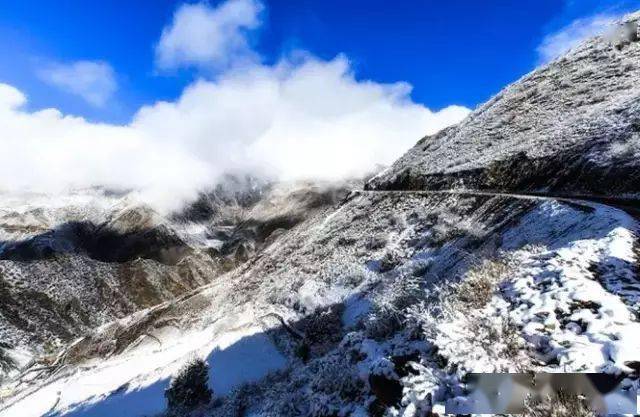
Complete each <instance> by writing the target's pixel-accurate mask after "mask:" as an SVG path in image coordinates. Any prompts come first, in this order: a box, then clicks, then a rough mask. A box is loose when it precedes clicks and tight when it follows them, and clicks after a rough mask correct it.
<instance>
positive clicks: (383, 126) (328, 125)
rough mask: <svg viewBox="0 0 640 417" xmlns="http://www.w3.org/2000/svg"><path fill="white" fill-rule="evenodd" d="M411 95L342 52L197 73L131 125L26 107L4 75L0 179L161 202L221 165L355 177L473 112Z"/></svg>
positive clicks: (173, 200) (6, 185)
mask: <svg viewBox="0 0 640 417" xmlns="http://www.w3.org/2000/svg"><path fill="white" fill-rule="evenodd" d="M409 93H410V86H409V85H407V84H405V83H396V84H378V83H375V82H373V81H358V80H356V79H355V78H354V76H353V74H352V73H351V71H350V66H349V63H348V61H347V60H346V59H345V58H344V57H338V58H336V59H334V60H332V61H320V60H317V59H315V58H312V57H307V58H306V59H305V60H303V61H301V62H296V63H292V62H291V61H289V60H284V61H282V62H280V63H279V64H277V65H275V66H272V67H270V66H263V65H257V64H256V65H253V66H252V67H251V68H244V69H243V70H242V71H227V72H225V73H224V74H223V75H222V76H221V77H219V78H218V79H217V80H216V81H215V82H214V81H198V82H195V83H193V84H192V85H190V86H189V87H187V88H186V89H185V91H184V92H183V94H182V96H181V97H180V98H179V99H178V100H177V101H175V102H158V103H155V104H153V105H150V106H147V107H144V108H142V109H141V110H140V111H139V112H138V113H137V114H136V115H135V117H134V120H133V122H132V123H131V124H129V125H126V126H113V125H108V124H95V123H89V122H87V121H85V120H83V119H81V118H77V117H71V116H65V115H63V114H61V113H60V112H59V111H57V110H55V109H47V110H42V111H38V112H27V111H25V110H22V109H21V105H23V104H24V102H25V99H24V96H23V95H22V94H21V93H20V92H19V91H18V90H16V89H14V88H12V87H10V86H7V85H0V125H1V126H3V135H2V139H0V144H1V146H2V153H0V189H3V190H9V191H24V190H35V191H56V190H63V189H66V188H70V187H71V188H77V187H89V186H106V187H111V188H120V189H123V188H124V189H136V190H139V191H140V192H141V193H142V195H143V196H144V198H146V199H147V201H149V202H150V203H152V204H154V205H155V206H156V207H157V208H159V209H165V210H169V209H175V208H177V207H179V206H180V204H182V203H183V202H184V201H185V200H188V199H190V198H193V197H194V196H195V195H196V193H197V191H198V190H200V189H202V188H203V187H205V186H208V185H211V184H213V183H215V181H216V180H217V179H218V178H219V176H220V175H221V174H222V173H225V172H228V171H251V172H257V171H259V172H262V173H267V174H269V175H273V176H274V177H277V178H281V179H304V178H315V179H338V178H343V177H346V176H350V175H361V174H364V173H366V172H367V171H369V170H372V169H374V167H375V165H376V164H379V163H382V164H388V163H390V162H392V161H393V160H395V159H396V158H397V157H399V156H400V155H401V154H402V153H403V152H404V151H406V150H407V149H408V148H409V147H410V146H412V145H413V144H414V143H415V142H416V141H417V139H419V138H420V137H422V136H424V135H425V134H427V133H434V132H436V131H437V130H439V129H441V128H443V127H445V126H448V125H450V124H453V123H456V122H458V121H459V120H461V119H462V118H463V117H465V116H466V115H467V113H468V112H469V110H468V109H466V108H463V107H458V106H451V107H447V108H445V109H443V110H441V111H438V112H433V111H431V110H429V109H427V108H425V107H424V106H422V105H420V104H416V103H413V102H412V101H411V99H410V97H409Z"/></svg>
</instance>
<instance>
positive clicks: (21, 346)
mask: <svg viewBox="0 0 640 417" xmlns="http://www.w3.org/2000/svg"><path fill="white" fill-rule="evenodd" d="M231 180H232V179H230V180H229V181H227V182H225V183H223V184H221V185H220V186H218V187H217V188H216V189H215V190H212V191H210V192H208V193H203V194H202V196H201V198H200V199H199V200H198V201H196V202H195V203H193V204H192V205H191V206H189V207H187V208H186V209H185V210H184V212H182V213H177V214H174V215H171V216H168V217H165V216H162V215H160V214H159V213H157V212H155V211H154V210H153V209H152V208H150V207H148V206H145V205H144V204H141V203H139V202H138V201H137V199H136V197H135V195H129V194H123V195H117V196H116V195H109V194H105V193H104V192H101V191H99V190H88V191H83V192H79V193H76V194H74V195H70V196H66V197H64V196H63V197H60V196H57V197H51V196H35V195H28V196H7V197H6V198H5V199H4V200H3V201H4V206H3V207H2V208H0V233H1V235H0V237H1V240H0V339H1V340H2V341H3V343H4V344H5V345H6V346H10V347H11V348H12V349H18V350H20V351H22V352H24V353H27V352H29V353H28V354H27V356H32V355H36V357H37V356H38V355H45V356H46V355H51V354H52V353H54V352H55V350H56V349H57V347H58V346H60V345H64V344H67V343H69V342H71V341H73V340H74V339H76V338H77V337H78V336H80V335H83V334H86V333H87V332H88V331H90V330H91V329H93V328H96V327H98V326H100V325H103V324H105V323H108V322H109V321H111V320H114V319H116V318H122V317H125V316H127V315H130V314H132V313H134V312H136V311H139V310H141V309H145V308H149V307H152V306H155V305H157V304H160V303H162V302H165V301H168V300H173V299H175V298H177V297H179V296H181V295H183V294H186V293H188V292H189V291H191V290H193V289H195V288H198V287H201V286H202V285H204V284H207V283H209V282H211V281H212V280H213V279H215V278H216V277H217V276H219V275H220V274H222V273H224V272H225V271H227V270H229V269H232V268H234V267H236V266H237V265H240V264H242V263H243V262H245V261H246V260H247V259H249V258H250V257H251V256H253V255H254V254H255V253H258V252H260V251H261V250H262V249H263V248H265V247H267V246H268V245H269V244H271V243H272V242H273V241H275V240H277V238H278V236H279V234H281V233H282V232H283V231H285V230H287V229H289V228H291V227H293V226H295V225H296V224H297V223H299V222H301V221H302V220H304V219H305V218H306V217H307V216H309V215H311V213H313V212H314V211H315V210H318V209H320V208H323V207H327V206H329V207H331V206H333V205H335V204H337V203H338V202H339V201H340V200H341V199H344V197H345V196H346V193H347V191H346V190H345V189H344V188H341V187H342V185H334V184H325V185H318V184H282V185H279V186H269V185H268V184H254V183H253V180H251V181H249V180H247V181H249V182H247V181H245V180H239V179H233V182H231ZM341 190H342V191H341ZM6 346H5V348H6ZM41 359H43V360H46V358H41Z"/></svg>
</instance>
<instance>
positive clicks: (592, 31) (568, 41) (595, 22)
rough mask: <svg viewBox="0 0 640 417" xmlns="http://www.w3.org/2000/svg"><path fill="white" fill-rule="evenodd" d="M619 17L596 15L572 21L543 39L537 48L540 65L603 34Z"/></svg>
mask: <svg viewBox="0 0 640 417" xmlns="http://www.w3.org/2000/svg"><path fill="white" fill-rule="evenodd" d="M620 18H621V16H620V15H606V14H598V15H595V16H591V17H586V18H581V19H577V20H574V21H573V22H571V23H570V24H569V25H567V26H565V27H563V28H562V29H560V30H559V31H557V32H554V33H551V34H549V35H547V36H545V37H544V39H543V40H542V43H541V44H540V45H539V46H538V48H537V51H538V59H539V62H540V63H541V64H544V63H547V62H550V61H552V60H554V59H556V58H558V57H559V56H560V55H562V54H564V53H565V52H568V51H569V50H570V49H572V48H574V47H576V46H578V45H579V44H580V43H581V42H582V41H584V40H586V39H588V38H591V37H594V36H597V35H601V34H603V33H605V32H606V31H607V30H608V29H610V28H611V27H612V25H614V24H615V23H616V22H617V21H618V20H619V19H620Z"/></svg>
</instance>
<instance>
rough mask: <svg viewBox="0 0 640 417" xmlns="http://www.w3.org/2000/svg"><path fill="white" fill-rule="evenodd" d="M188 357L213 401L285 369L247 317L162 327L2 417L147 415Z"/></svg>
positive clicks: (29, 393)
mask: <svg viewBox="0 0 640 417" xmlns="http://www.w3.org/2000/svg"><path fill="white" fill-rule="evenodd" d="M193 358H202V359H206V361H207V362H208V364H209V366H210V381H209V385H210V386H211V387H212V388H213V390H214V392H215V393H216V395H218V396H223V395H226V394H228V393H229V392H230V391H231V390H232V389H233V388H236V387H238V386H240V385H241V384H243V383H248V382H255V381H257V380H259V379H261V378H263V377H264V376H266V375H267V374H268V373H270V372H274V371H277V370H280V369H282V368H284V367H285V366H286V365H287V359H286V358H285V357H284V356H282V354H281V353H280V352H279V351H278V350H277V349H276V347H275V346H274V345H273V343H272V342H271V340H270V339H269V338H268V337H267V336H265V335H264V333H263V329H262V328H261V327H259V326H256V325H255V318H254V317H252V315H251V313H250V312H247V313H244V314H242V315H240V316H234V317H232V318H228V319H226V320H224V322H216V323H215V324H214V325H212V326H210V327H207V328H205V329H201V330H195V329H194V330H189V331H186V332H184V333H183V332H182V331H180V330H178V329H176V328H164V329H162V330H161V331H159V332H156V333H155V334H153V335H152V337H147V338H145V339H143V340H142V343H140V344H138V345H137V346H136V347H135V348H133V349H131V350H129V351H127V352H125V353H123V354H122V355H119V356H118V357H115V358H113V359H107V360H104V359H95V360H91V361H87V362H86V363H83V364H82V366H81V367H79V368H78V369H74V370H73V371H71V372H68V371H65V370H62V371H61V372H60V375H58V376H53V377H52V378H51V381H50V382H49V383H47V384H45V385H44V386H42V387H38V388H36V389H28V390H26V391H25V392H23V393H21V394H20V395H19V396H18V397H17V398H14V399H10V400H9V401H8V402H7V404H6V405H4V406H3V408H4V407H7V406H8V408H6V409H4V410H3V411H2V412H0V414H2V415H3V416H7V417H9V416H16V417H26V416H41V415H69V416H83V417H89V416H92V417H106V416H115V415H127V416H150V415H155V414H158V413H160V412H162V411H163V410H164V409H165V406H166V404H165V398H164V391H165V389H166V388H168V386H169V382H170V379H171V376H172V375H175V374H176V373H177V372H178V370H179V369H180V368H181V367H182V366H184V365H185V364H186V363H187V362H188V361H189V360H191V359H193Z"/></svg>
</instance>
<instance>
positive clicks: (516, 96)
mask: <svg viewBox="0 0 640 417" xmlns="http://www.w3.org/2000/svg"><path fill="white" fill-rule="evenodd" d="M638 20H640V16H639V15H638V14H636V15H635V16H631V17H629V18H628V21H627V23H625V24H624V25H621V26H619V27H618V28H617V30H614V31H613V33H611V34H608V35H607V36H602V37H597V38H594V39H592V40H589V41H587V42H586V43H584V44H582V45H581V46H579V47H578V48H576V49H575V50H573V51H571V52H570V53H569V54H567V55H565V56H563V57H561V58H559V59H557V60H555V61H554V62H552V63H550V64H549V65H546V66H544V67H542V68H538V69H536V70H535V71H533V72H531V73H530V74H528V75H526V76H524V77H523V78H522V79H521V80H519V81H517V82H516V83H514V84H512V85H510V86H509V87H507V88H505V89H504V90H502V91H501V92H500V93H498V94H497V95H496V96H495V97H493V98H492V99H491V100H489V101H488V102H487V103H486V104H484V105H482V106H481V107H480V108H479V109H477V110H476V111H474V112H473V113H472V114H471V115H470V116H469V117H467V119H465V120H464V121H463V122H461V123H460V124H459V125H456V126H452V127H450V128H448V129H445V130H443V131H441V132H439V133H438V134H436V135H434V136H429V137H425V138H423V139H422V140H420V141H419V142H418V143H417V144H416V146H415V147H413V148H412V149H411V150H410V151H409V152H407V153H406V154H405V155H404V156H403V157H402V158H400V159H399V160H398V161H397V162H396V163H395V164H393V166H392V167H391V168H390V169H388V170H386V171H384V172H383V173H381V174H380V175H378V176H377V177H376V178H375V179H374V180H372V181H371V182H369V184H367V186H368V188H370V189H431V190H433V189H450V188H470V189H490V190H502V191H504V190H509V191H514V190H517V191H525V190H528V191H545V192H555V193H563V194H575V195H579V194H580V195H584V194H597V195H606V196H618V195H619V194H620V193H638V192H640V179H639V178H640V176H639V175H638V172H639V171H638V170H639V168H640V165H639V161H640V158H638V156H640V148H639V147H638V143H640V142H639V140H640V84H638V82H637V80H638V79H639V78H640V42H639V41H638V34H637V33H638V32H637V30H638V29H637V28H638Z"/></svg>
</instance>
